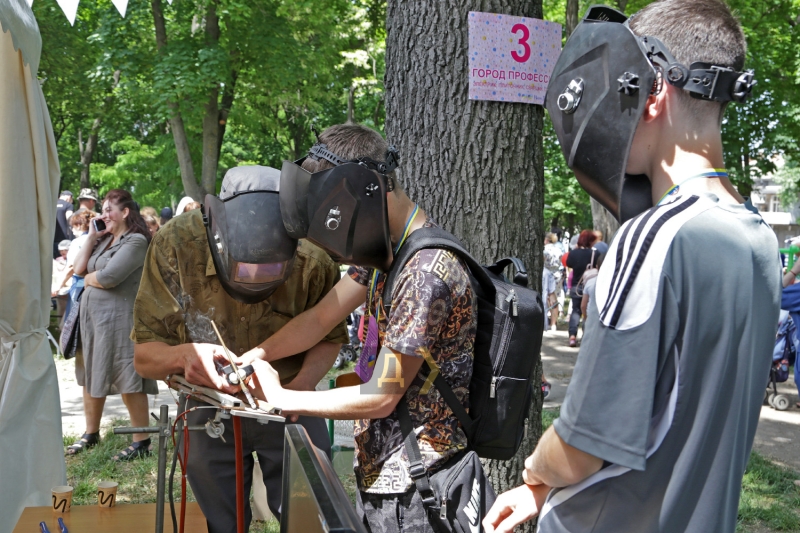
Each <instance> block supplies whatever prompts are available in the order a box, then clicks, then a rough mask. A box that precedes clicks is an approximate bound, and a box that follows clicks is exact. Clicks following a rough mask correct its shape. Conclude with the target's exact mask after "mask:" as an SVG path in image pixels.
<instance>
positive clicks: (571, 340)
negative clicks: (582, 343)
mask: <svg viewBox="0 0 800 533" xmlns="http://www.w3.org/2000/svg"><path fill="white" fill-rule="evenodd" d="M577 345H578V340H577V339H576V338H575V335H572V336H570V338H569V347H570V348H575V347H576V346H577Z"/></svg>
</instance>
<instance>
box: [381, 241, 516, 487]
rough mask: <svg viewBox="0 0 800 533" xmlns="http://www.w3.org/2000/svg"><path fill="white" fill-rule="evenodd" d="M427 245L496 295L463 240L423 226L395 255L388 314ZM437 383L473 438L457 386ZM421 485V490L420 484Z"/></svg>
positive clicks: (389, 279) (388, 281) (388, 289)
mask: <svg viewBox="0 0 800 533" xmlns="http://www.w3.org/2000/svg"><path fill="white" fill-rule="evenodd" d="M427 248H438V249H442V250H448V251H451V252H453V253H455V254H456V255H457V256H458V257H460V258H461V259H462V260H463V261H464V262H465V263H466V264H467V267H468V268H469V271H470V273H471V274H472V276H473V277H474V278H475V280H476V281H477V282H478V283H479V285H480V286H481V288H482V290H483V292H484V294H486V293H488V294H491V295H492V298H493V297H494V292H495V288H494V284H493V283H492V280H491V278H489V275H488V274H487V273H486V271H485V270H484V269H483V267H482V266H481V265H480V264H479V263H478V262H477V261H475V258H473V257H472V256H471V255H470V254H469V252H467V251H466V250H465V249H464V246H463V245H462V244H461V241H459V240H458V239H457V238H456V237H455V236H453V235H452V234H451V233H449V232H447V231H445V230H443V229H442V228H438V227H432V228H420V229H418V230H416V231H415V232H413V233H412V234H411V235H409V236H408V238H407V239H406V242H405V243H404V244H403V246H402V248H400V250H399V251H398V253H397V254H396V255H395V258H394V262H393V263H392V268H391V270H390V271H389V273H388V275H387V276H386V282H385V283H384V285H383V306H384V308H383V309H384V313H385V314H386V316H389V311H390V309H391V306H392V298H393V294H394V283H395V281H396V280H397V276H398V275H399V274H400V272H401V271H402V270H403V267H404V266H405V265H406V263H408V261H409V260H410V259H411V257H412V256H413V255H414V254H415V253H417V252H418V251H420V250H424V249H427ZM517 261H519V260H517ZM521 264H522V262H521V261H520V265H521ZM515 266H516V265H515ZM523 270H524V267H523ZM526 276H527V274H526ZM488 291H491V292H488ZM387 295H388V298H387ZM433 385H434V386H435V387H436V388H437V389H438V390H439V394H441V395H442V398H444V401H445V402H446V403H447V406H448V407H450V410H451V411H452V412H453V414H454V415H455V416H456V418H458V421H459V422H460V423H461V426H462V428H463V429H464V433H466V435H467V439H470V438H471V436H472V432H473V429H474V427H473V426H474V424H473V421H472V418H470V416H469V413H467V410H466V409H464V406H463V405H461V402H460V401H459V400H458V397H457V396H456V394H455V392H453V389H452V388H451V387H450V384H449V383H447V381H446V380H445V379H444V376H442V374H441V373H439V375H437V376H436V379H434V381H433ZM400 402H401V403H402V406H401V405H400V403H398V407H397V413H398V417H400V415H401V411H402V410H403V409H405V411H406V413H408V406H407V405H406V404H405V399H401V400H400ZM400 423H401V429H402V423H403V422H402V418H400ZM410 424H411V419H410V418H409V425H410ZM412 433H413V431H412ZM404 434H405V431H404ZM413 440H414V442H413V445H414V446H416V445H417V441H416V437H415V436H414V439H413ZM417 449H419V448H417ZM406 450H407V452H408V453H409V461H410V460H411V452H410V448H409V446H406ZM412 477H413V476H412ZM417 488H418V490H419V487H417ZM420 494H422V492H420Z"/></svg>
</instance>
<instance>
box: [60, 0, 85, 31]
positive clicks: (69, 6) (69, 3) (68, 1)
mask: <svg viewBox="0 0 800 533" xmlns="http://www.w3.org/2000/svg"><path fill="white" fill-rule="evenodd" d="M79 1H80V0H56V2H57V3H58V5H59V7H61V11H63V12H64V14H65V15H66V16H67V20H68V21H69V23H70V25H71V26H74V25H75V16H76V15H77V14H78V2H79Z"/></svg>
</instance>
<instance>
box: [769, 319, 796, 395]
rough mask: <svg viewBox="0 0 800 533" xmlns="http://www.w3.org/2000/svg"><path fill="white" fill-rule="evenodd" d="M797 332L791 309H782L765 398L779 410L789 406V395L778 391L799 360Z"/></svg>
mask: <svg viewBox="0 0 800 533" xmlns="http://www.w3.org/2000/svg"><path fill="white" fill-rule="evenodd" d="M796 334H797V328H796V327H795V324H794V320H792V317H791V315H790V314H789V311H781V315H780V321H779V322H778V334H777V335H776V338H775V348H774V349H773V350H772V366H770V368H769V383H768V384H767V392H766V398H765V399H766V401H767V403H768V404H769V405H770V406H771V407H772V408H773V409H777V410H778V411H785V410H787V409H788V408H789V403H790V402H789V397H788V396H786V395H784V394H780V393H778V383H784V382H785V381H786V380H788V379H789V367H790V366H791V365H793V364H795V361H796V360H797V346H796V342H797V341H796V339H797V336H796ZM770 388H771V389H772V390H770Z"/></svg>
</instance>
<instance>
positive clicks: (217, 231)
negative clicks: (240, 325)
mask: <svg viewBox="0 0 800 533" xmlns="http://www.w3.org/2000/svg"><path fill="white" fill-rule="evenodd" d="M279 187H280V172H279V171H278V170H277V169H274V168H269V167H260V166H246V167H237V168H232V169H230V170H229V171H228V172H227V173H226V174H225V178H224V179H223V180H222V190H221V191H220V193H219V197H217V196H214V195H211V194H209V195H206V198H205V204H204V205H203V223H204V224H205V227H206V235H207V237H208V244H209V246H210V247H211V257H212V259H213V261H214V267H215V268H216V270H217V278H218V279H219V281H220V283H221V284H222V287H223V288H224V289H225V292H227V293H228V294H230V295H231V297H233V298H234V299H236V300H238V301H240V302H243V303H247V304H253V303H257V302H260V301H263V300H265V299H267V298H268V297H269V296H270V295H271V294H272V293H273V292H275V289H277V288H278V287H279V286H280V285H281V284H282V283H283V282H284V281H286V279H287V278H288V277H289V276H290V275H291V273H292V266H293V264H294V258H295V255H296V253H297V239H294V238H292V237H290V236H289V235H288V234H287V233H286V230H285V229H284V227H283V220H282V218H281V209H280V199H279V194H278V191H279Z"/></svg>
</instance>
